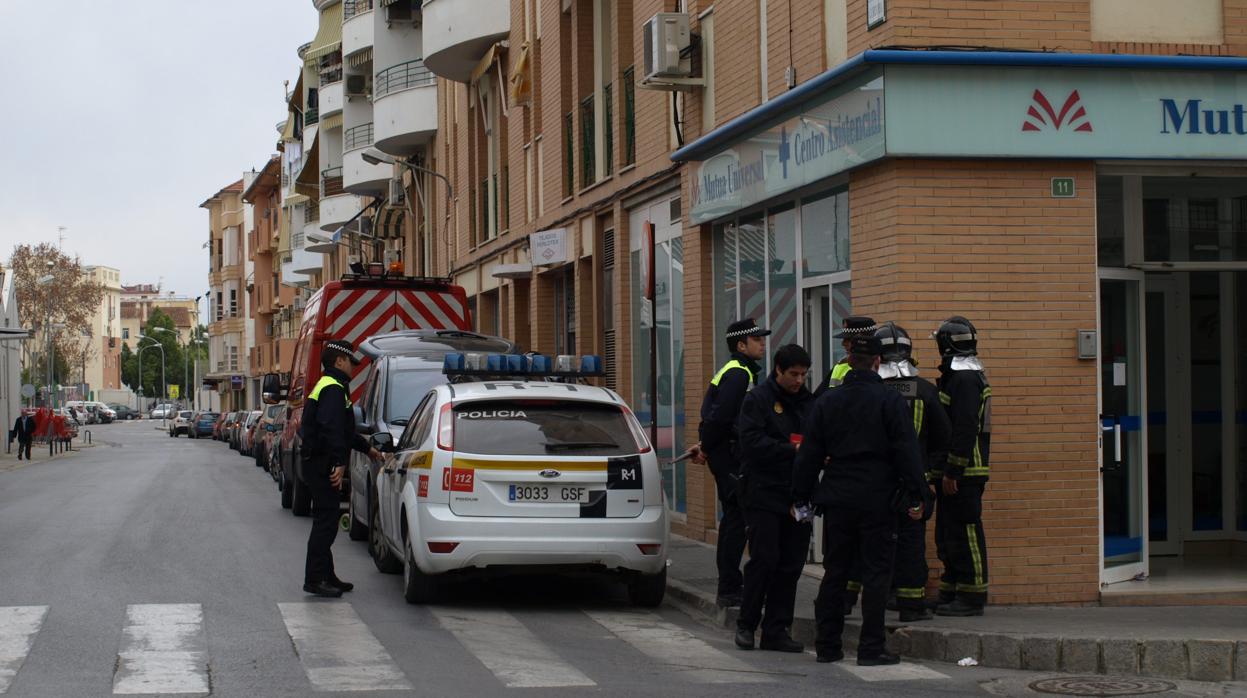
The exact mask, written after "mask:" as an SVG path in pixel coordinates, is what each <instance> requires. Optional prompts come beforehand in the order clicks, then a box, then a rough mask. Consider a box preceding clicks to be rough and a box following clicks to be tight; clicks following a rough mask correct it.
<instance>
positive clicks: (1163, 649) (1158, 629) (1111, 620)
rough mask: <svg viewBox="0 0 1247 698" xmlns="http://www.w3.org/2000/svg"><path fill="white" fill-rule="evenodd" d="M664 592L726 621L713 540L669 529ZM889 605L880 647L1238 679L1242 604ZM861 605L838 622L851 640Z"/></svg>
mask: <svg viewBox="0 0 1247 698" xmlns="http://www.w3.org/2000/svg"><path fill="white" fill-rule="evenodd" d="M669 554H670V566H669V567H668V569H667V594H668V598H669V599H671V600H673V601H675V602H677V603H679V604H680V605H682V606H684V607H685V608H686V609H688V610H691V611H694V612H697V613H699V614H701V615H703V616H705V617H707V618H709V619H710V620H712V621H713V622H715V623H716V624H720V625H722V626H723V627H724V628H725V632H726V631H727V630H728V629H735V627H736V612H737V609H735V608H732V609H727V610H726V611H725V610H724V609H720V608H717V607H716V606H715V587H716V583H717V578H718V575H717V572H716V569H715V562H714V548H713V547H711V546H709V545H706V544H704V543H699V542H696V541H692V540H689V539H687V538H682V537H680V536H676V535H672V536H671V549H670V551H669ZM821 571H822V570H821V569H819V568H817V567H813V566H807V567H806V574H804V575H802V577H801V581H800V582H799V583H798V586H797V606H796V621H795V622H794V623H793V628H792V636H793V638H794V639H796V640H797V641H799V642H804V643H805V644H806V645H807V646H811V645H812V644H813V642H814V597H815V596H816V595H817V594H818V584H819V578H820V577H821ZM896 618H897V616H896V613H895V612H893V611H889V612H888V614H887V623H888V646H889V647H890V648H891V649H893V650H894V651H896V652H899V653H901V654H902V655H904V656H906V657H911V658H915V659H928V660H935V661H945V662H957V661H958V660H961V659H963V658H965V657H972V658H974V659H975V660H977V661H978V663H979V664H980V665H983V666H989V667H997V668H1002V669H1025V670H1029V671H1062V672H1068V673H1077V674H1112V675H1117V676H1155V677H1163V678H1170V679H1192V680H1196V681H1247V606H1195V607H1102V606H1092V607H1080V608H1071V607H1035V606H1019V607H1006V606H989V607H988V608H987V613H986V615H984V616H982V617H978V618H944V617H938V616H937V617H936V618H935V619H933V620H929V621H923V622H921V623H915V624H912V625H908V626H901V625H900V624H899V623H898V622H897V620H896ZM860 619H861V616H860V608H859V609H856V610H855V611H854V615H853V616H852V617H850V618H849V619H848V622H847V623H846V624H845V633H844V643H845V649H846V650H849V649H855V648H856V643H857V634H858V632H859V630H860V628H861V625H860Z"/></svg>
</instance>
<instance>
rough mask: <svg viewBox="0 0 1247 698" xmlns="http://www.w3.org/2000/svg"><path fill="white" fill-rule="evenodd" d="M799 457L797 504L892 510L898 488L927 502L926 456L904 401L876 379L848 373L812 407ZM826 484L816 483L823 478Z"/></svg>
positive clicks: (906, 496) (911, 501)
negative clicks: (925, 498) (811, 503)
mask: <svg viewBox="0 0 1247 698" xmlns="http://www.w3.org/2000/svg"><path fill="white" fill-rule="evenodd" d="M803 433H804V436H805V439H804V441H803V442H802V444H801V449H800V450H799V451H797V462H796V466H795V472H794V474H793V482H792V499H793V501H794V502H813V503H815V504H820V505H822V506H824V507H847V508H853V509H859V510H860V509H874V508H888V507H891V506H892V504H893V502H894V497H895V495H896V493H897V488H898V487H899V488H900V489H901V490H902V496H903V498H904V499H905V500H906V501H908V502H909V505H910V506H914V505H917V504H918V503H920V502H922V501H923V499H924V497H923V489H924V488H925V487H926V484H925V483H924V482H923V472H922V455H921V454H920V453H919V452H918V436H917V434H916V433H915V432H914V426H913V416H912V414H911V413H910V410H909V406H908V405H906V404H905V398H903V397H901V395H900V394H899V393H897V392H896V391H894V390H892V389H890V388H888V387H887V386H885V385H884V384H883V379H882V378H880V377H879V374H877V373H875V372H874V371H859V370H853V371H849V374H848V375H847V376H845V379H844V383H843V384H841V385H840V387H838V388H836V389H835V390H829V391H827V392H826V393H824V394H823V395H822V397H820V398H818V400H817V401H815V403H814V409H813V410H811V412H810V415H809V417H807V418H806V422H805V426H804V430H803ZM820 472H821V473H822V475H823V477H822V480H819V477H818V475H819V473H820Z"/></svg>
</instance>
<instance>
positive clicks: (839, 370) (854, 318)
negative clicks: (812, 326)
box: [814, 315, 877, 397]
mask: <svg viewBox="0 0 1247 698" xmlns="http://www.w3.org/2000/svg"><path fill="white" fill-rule="evenodd" d="M876 329H877V327H876V325H875V321H874V319H872V318H869V317H866V316H865V315H850V316H848V317H846V318H845V319H844V323H843V324H842V325H841V326H840V331H839V332H836V333H835V334H833V335H832V337H834V338H835V339H838V340H840V346H842V347H844V352H845V355H844V358H842V359H840V360H839V361H837V362H836V365H835V366H832V367H831V370H830V371H828V372H827V377H826V378H823V382H822V383H819V384H818V387H817V388H815V389H814V396H815V397H818V396H820V395H822V394H823V392H825V391H826V390H827V389H828V388H834V387H836V386H837V385H840V384H841V383H843V382H844V377H845V376H846V375H848V373H849V356H848V352H849V342H850V341H852V340H853V338H854V337H856V336H858V335H863V334H870V333H872V332H874V331H875V330H876Z"/></svg>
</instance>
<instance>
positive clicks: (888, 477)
mask: <svg viewBox="0 0 1247 698" xmlns="http://www.w3.org/2000/svg"><path fill="white" fill-rule="evenodd" d="M881 353H882V347H881V345H880V342H879V338H877V337H875V336H874V334H870V335H865V336H857V337H854V338H853V339H852V341H851V344H850V353H849V369H850V370H849V372H848V374H847V375H845V377H844V383H842V384H841V385H840V387H838V388H836V389H835V390H829V391H827V392H825V393H823V395H822V397H820V398H818V400H817V401H816V402H815V403H814V408H813V410H812V411H811V413H810V416H809V417H808V418H807V419H806V423H805V427H804V429H803V434H804V439H803V441H802V444H801V448H800V450H798V451H797V461H796V470H795V472H794V474H793V491H792V497H793V507H792V512H793V516H794V518H798V519H800V518H804V516H805V515H806V513H807V512H808V511H809V507H810V505H811V504H813V505H817V506H819V507H821V508H822V510H823V527H824V528H823V534H824V536H825V537H826V541H827V549H826V554H825V555H824V557H823V568H824V572H825V573H824V575H823V581H822V584H821V585H820V586H819V590H818V598H817V599H816V600H815V602H814V619H815V625H816V629H817V632H816V636H815V643H814V645H815V649H816V650H817V653H818V661H820V662H835V661H839V660H840V659H843V658H844V651H843V644H842V637H841V636H842V635H843V634H844V613H843V610H844V595H845V583H846V582H848V576H849V567H850V566H851V565H852V564H853V560H854V558H855V557H857V558H858V560H859V561H860V565H861V577H862V579H861V581H862V631H861V636H860V639H859V641H858V648H857V663H858V664H859V665H863V666H874V665H880V664H896V663H898V662H900V657H898V656H897V655H895V654H891V653H889V652H888V651H887V649H886V646H885V640H886V635H885V631H884V625H883V613H884V605H885V603H886V599H887V594H888V586H889V584H890V582H891V577H892V563H893V558H894V554H895V551H896V514H895V506H896V502H897V501H898V500H899V501H901V502H903V503H904V505H905V506H906V508H907V509H909V510H910V516H912V517H914V518H921V517H922V509H923V506H922V501H923V495H922V488H923V487H925V486H926V485H925V483H924V482H923V473H922V456H921V455H920V454H919V452H918V437H917V435H916V434H915V433H914V427H913V417H912V416H911V415H910V413H909V408H908V406H907V405H906V404H905V399H904V398H903V397H901V396H900V394H899V393H897V392H895V391H893V390H891V389H889V388H888V387H887V386H885V385H884V384H883V379H882V378H880V377H879V374H878V373H876V371H877V370H878V368H879V355H880V354H881ZM820 473H821V474H822V479H821V480H820V479H819V474H820ZM898 487H899V492H898Z"/></svg>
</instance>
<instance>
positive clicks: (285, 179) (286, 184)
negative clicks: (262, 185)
mask: <svg viewBox="0 0 1247 698" xmlns="http://www.w3.org/2000/svg"><path fill="white" fill-rule="evenodd" d="M281 186H282V188H283V189H289V188H290V173H289V172H286V171H284V170H283V171H282V173H281Z"/></svg>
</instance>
